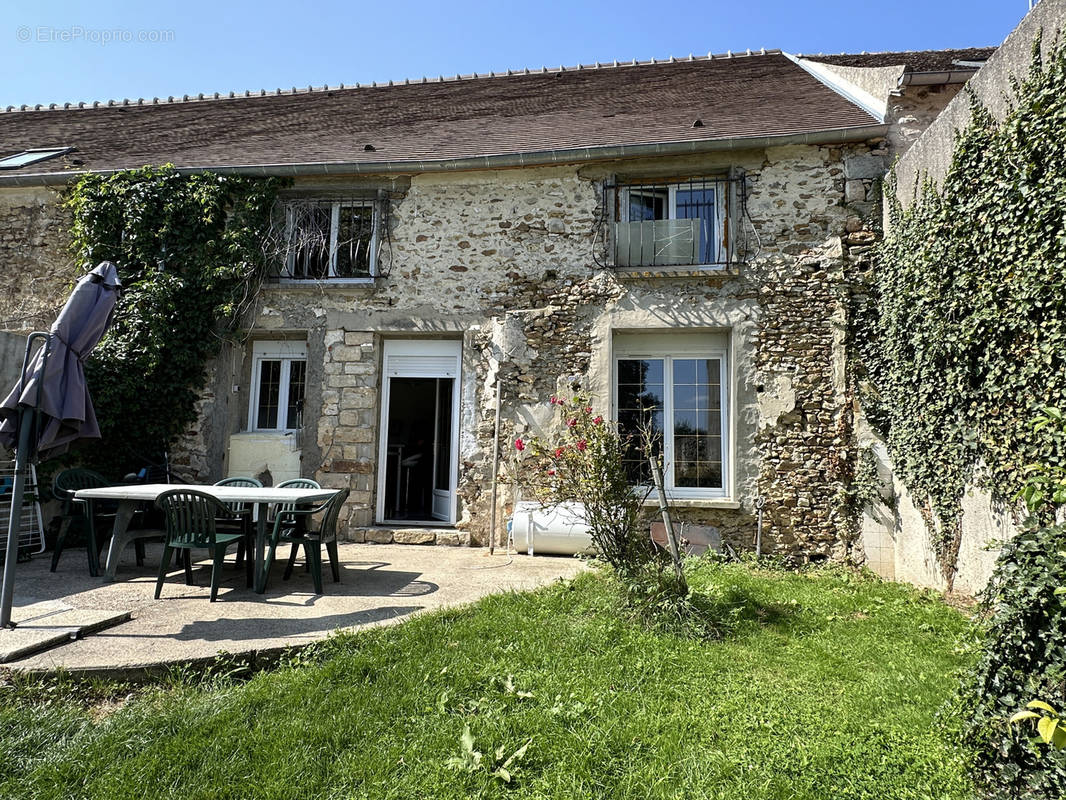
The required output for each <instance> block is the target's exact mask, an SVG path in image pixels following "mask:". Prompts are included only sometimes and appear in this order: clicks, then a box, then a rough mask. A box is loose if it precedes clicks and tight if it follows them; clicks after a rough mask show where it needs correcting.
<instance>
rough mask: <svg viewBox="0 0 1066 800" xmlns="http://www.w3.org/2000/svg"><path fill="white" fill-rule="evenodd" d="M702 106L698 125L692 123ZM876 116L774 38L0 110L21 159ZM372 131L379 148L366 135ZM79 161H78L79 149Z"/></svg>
mask: <svg viewBox="0 0 1066 800" xmlns="http://www.w3.org/2000/svg"><path fill="white" fill-rule="evenodd" d="M697 118H699V119H701V120H702V121H703V123H704V126H703V127H696V128H693V127H692V123H693V121H694V120H696V119H697ZM876 124H877V120H876V119H874V118H873V117H871V116H870V115H869V114H867V113H866V112H865V111H863V110H862V109H860V108H859V107H858V106H856V105H854V104H853V103H851V102H850V101H848V100H847V99H845V98H844V97H842V96H841V95H839V94H837V93H835V92H834V91H832V90H831V89H829V88H828V87H826V86H825V85H823V84H822V83H821V82H819V81H818V80H816V79H815V78H813V77H812V76H811V75H809V74H808V73H807V72H806V71H804V70H803V69H801V68H800V67H798V66H797V65H796V64H794V63H793V62H792V61H790V60H789V59H788V58H787V57H786V56H784V55H781V54H780V53H778V52H770V53H767V54H765V55H761V54H754V55H750V56H737V57H730V58H726V57H715V58H713V59H709V58H699V59H694V60H687V59H686V60H682V61H676V62H665V63H664V62H660V63H644V64H639V65H634V66H631V65H620V66H607V67H602V68H589V67H584V68H580V69H579V68H572V69H566V70H564V71H558V70H555V71H550V72H546V73H532V74H516V75H510V76H497V77H487V78H474V79H460V80H454V79H453V80H449V81H445V82H437V81H431V82H428V83H412V84H410V85H405V84H397V85H394V86H378V87H362V88H354V89H353V88H346V89H329V90H325V89H322V90H315V91H304V92H298V93H287V94H281V95H275V94H271V95H267V96H255V95H253V96H251V97H244V96H239V97H236V98H221V99H207V100H203V101H199V100H192V101H187V102H174V103H166V102H164V103H160V104H158V105H153V104H152V103H151V102H150V101H149V102H148V103H147V104H145V105H140V104H137V103H136V102H134V103H133V104H131V105H128V106H127V105H116V106H113V107H109V106H103V107H100V108H81V109H79V108H72V109H69V110H63V109H58V110H40V111H17V112H9V113H3V114H0V156H2V155H6V154H10V153H14V152H18V151H21V150H24V149H30V148H37V147H48V146H72V147H74V148H76V149H75V151H74V152H73V153H71V154H69V155H68V156H63V157H61V158H56V159H52V160H50V161H44V162H39V163H37V164H32V165H29V166H27V167H24V168H22V169H20V170H3V171H0V177H3V176H4V175H9V174H12V173H15V174H18V173H25V174H35V173H47V172H51V173H55V172H62V171H64V170H71V169H76V170H100V171H104V170H113V169H125V168H131V167H139V166H143V165H145V164H160V163H165V162H170V163H173V164H175V165H177V166H179V167H222V166H253V165H255V166H261V165H281V164H306V163H324V162H344V163H350V162H356V163H358V162H363V163H368V162H376V163H380V162H384V161H388V162H417V161H421V160H434V161H436V160H446V159H461V158H469V157H480V156H488V155H500V154H516V153H528V152H538V151H545V150H564V149H573V148H597V147H607V146H612V145H639V144H656V143H667V142H688V141H706V140H716V139H734V138H738V137H757V136H776V135H787V134H794V133H809V132H819V131H833V130H838V129H841V128H849V127H855V126H872V125H876ZM368 144H369V145H372V146H373V147H374V150H373V151H367V150H365V149H364V147H365V146H366V145H368ZM79 162H80V163H79Z"/></svg>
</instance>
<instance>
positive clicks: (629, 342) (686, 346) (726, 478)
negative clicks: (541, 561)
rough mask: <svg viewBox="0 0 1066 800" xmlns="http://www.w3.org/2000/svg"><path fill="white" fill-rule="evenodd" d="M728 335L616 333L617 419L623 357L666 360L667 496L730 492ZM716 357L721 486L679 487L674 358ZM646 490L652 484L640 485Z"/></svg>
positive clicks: (696, 496) (613, 390)
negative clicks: (676, 470)
mask: <svg viewBox="0 0 1066 800" xmlns="http://www.w3.org/2000/svg"><path fill="white" fill-rule="evenodd" d="M728 341H729V337H728V334H725V333H722V332H716V331H708V332H698V333H694V332H688V331H684V332H678V333H661V332H649V333H647V334H640V333H636V332H632V331H627V332H624V333H619V334H616V338H615V342H614V348H613V349H614V353H613V358H612V360H611V364H612V370H613V371H612V374H611V407H612V408H613V409H614V418H615V421H616V422H617V420H618V377H619V374H620V368H619V363H618V362H620V361H632V360H635V359H661V360H662V361H663V467H664V468H663V484H664V488H665V489H666V494H667V496H668V497H671V498H677V499H710V498H713V499H721V498H728V497H729V496H730V486H731V484H730V479H731V473H730V470H731V469H732V450H731V446H730V436H729V434H730V413H731V412H730V402H729V401H730V387H731V385H732V381H731V378H730V375H731V373H730V371H729V345H728ZM675 358H677V359H699V358H705V359H717V360H718V361H719V363H720V365H721V366H720V370H721V372H720V376H719V380H720V384H719V389H720V391H721V398H720V405H721V408H720V414H721V430H722V486H721V488H703V487H680V488H679V487H677V486H676V485H675V482H674V380H673V378H674V371H673V360H674V359H675ZM637 488H638V489H640V490H641V491H646V490H647V489H649V488H650V487H647V486H641V487H637Z"/></svg>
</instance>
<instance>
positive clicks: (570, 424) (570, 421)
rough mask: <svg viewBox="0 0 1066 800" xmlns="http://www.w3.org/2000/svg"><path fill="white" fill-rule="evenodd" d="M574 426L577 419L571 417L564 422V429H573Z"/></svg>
mask: <svg viewBox="0 0 1066 800" xmlns="http://www.w3.org/2000/svg"><path fill="white" fill-rule="evenodd" d="M575 425H577V417H571V418H570V419H568V420H567V421H566V427H568V428H573V427H574V426H575Z"/></svg>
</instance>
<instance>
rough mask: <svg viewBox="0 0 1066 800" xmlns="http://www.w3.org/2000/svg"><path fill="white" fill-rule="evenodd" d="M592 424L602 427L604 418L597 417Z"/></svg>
mask: <svg viewBox="0 0 1066 800" xmlns="http://www.w3.org/2000/svg"><path fill="white" fill-rule="evenodd" d="M592 424H593V425H602V424H603V417H596V419H594V420H592Z"/></svg>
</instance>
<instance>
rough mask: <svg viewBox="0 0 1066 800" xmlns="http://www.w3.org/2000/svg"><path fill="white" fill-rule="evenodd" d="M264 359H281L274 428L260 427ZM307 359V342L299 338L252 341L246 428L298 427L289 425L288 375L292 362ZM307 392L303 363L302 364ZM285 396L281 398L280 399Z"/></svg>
mask: <svg viewBox="0 0 1066 800" xmlns="http://www.w3.org/2000/svg"><path fill="white" fill-rule="evenodd" d="M264 361H281V377H280V380H279V383H278V424H277V427H274V428H260V427H259V426H258V422H259V395H260V392H261V391H262V383H261V382H262V365H263V362H264ZM294 361H303V362H304V363H305V364H306V362H307V343H306V342H299V341H275V342H269V341H258V342H253V343H252V376H251V382H252V384H251V391H249V392H248V430H249V431H259V432H270V431H276V432H279V433H280V432H284V431H294V430H297V428H296V427H295V426H290V425H289V418H288V417H289V404H288V397H289V376H290V371H291V368H292V362H294ZM304 369H305V372H304V380H305V384H304V390H305V392H306V388H307V385H306V379H307V377H306V376H307V373H306V367H305V368H304ZM283 398H284V400H283Z"/></svg>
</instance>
